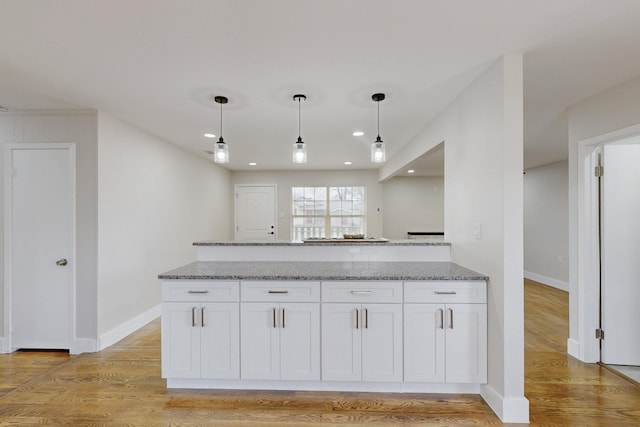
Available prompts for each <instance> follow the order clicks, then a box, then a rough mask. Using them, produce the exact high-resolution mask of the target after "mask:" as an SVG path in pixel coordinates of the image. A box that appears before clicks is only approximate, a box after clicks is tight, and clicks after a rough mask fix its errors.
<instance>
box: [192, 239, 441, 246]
mask: <svg viewBox="0 0 640 427" xmlns="http://www.w3.org/2000/svg"><path fill="white" fill-rule="evenodd" d="M192 245H193V246H297V247H302V246H451V243H450V242H445V241H440V240H427V239H415V240H411V239H410V240H389V241H388V242H373V241H372V242H363V241H358V242H344V241H340V242H332V241H331V240H327V241H323V242H288V241H277V242H213V241H200V242H193V243H192Z"/></svg>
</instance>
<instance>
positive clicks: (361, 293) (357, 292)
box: [351, 291, 373, 295]
mask: <svg viewBox="0 0 640 427" xmlns="http://www.w3.org/2000/svg"><path fill="white" fill-rule="evenodd" d="M351 293H352V294H353V295H370V294H372V293H373V291H351Z"/></svg>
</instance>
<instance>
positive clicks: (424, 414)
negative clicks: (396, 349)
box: [0, 281, 640, 426]
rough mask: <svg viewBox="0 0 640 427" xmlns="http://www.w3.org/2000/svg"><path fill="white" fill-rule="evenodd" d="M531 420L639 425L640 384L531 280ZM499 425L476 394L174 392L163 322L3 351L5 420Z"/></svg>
mask: <svg viewBox="0 0 640 427" xmlns="http://www.w3.org/2000/svg"><path fill="white" fill-rule="evenodd" d="M525 316H526V319H525V341H526V343H525V372H526V392H525V394H526V396H527V398H529V400H530V405H531V425H534V426H542V425H544V426H640V388H638V387H636V386H634V385H632V384H630V383H628V382H626V381H625V380H624V379H622V378H620V377H618V376H617V375H615V374H613V373H611V372H609V371H607V370H606V369H604V368H601V367H600V366H598V365H592V364H584V363H581V362H578V361H577V360H575V359H573V358H571V357H569V356H567V355H566V352H565V347H566V339H567V335H568V320H567V318H568V308H567V294H566V293H564V292H562V291H558V290H555V289H552V288H549V287H546V286H544V285H540V284H537V283H535V282H530V281H525ZM363 423H371V424H377V425H432V426H451V425H465V426H466V425H469V426H495V425H502V424H501V423H500V421H499V419H498V418H497V417H496V416H495V415H494V414H493V413H492V412H491V410H490V409H489V407H488V406H487V405H486V404H485V403H484V402H483V401H482V399H481V398H479V397H478V396H474V395H419V394H374V393H326V392H323V393H320V392H247V391H210V390H207V391H194V390H178V391H173V390H172V391H168V390H167V389H166V387H165V382H164V380H162V379H161V378H160V323H159V321H154V322H152V323H150V324H149V325H147V326H146V327H144V328H142V329H141V330H139V331H137V332H136V333H134V334H132V335H131V336H129V337H127V338H126V339H124V340H122V341H121V342H119V343H117V344H116V345H114V346H112V347H110V348H108V349H106V350H104V351H101V352H99V353H93V354H83V355H80V356H69V355H67V354H65V353H57V352H43V353H22V352H17V353H13V354H8V355H0V425H1V426H8V425H20V426H24V425H53V426H70V425H74V426H97V425H132V426H143V425H149V426H155V425H175V426H178V425H179V426H195V425H198V426H203V425H215V426H229V425H234V426H239V425H246V426H259V425H264V426H266V425H269V426H280V425H290V426H304V425H334V424H335V425H341V426H347V425H355V424H363Z"/></svg>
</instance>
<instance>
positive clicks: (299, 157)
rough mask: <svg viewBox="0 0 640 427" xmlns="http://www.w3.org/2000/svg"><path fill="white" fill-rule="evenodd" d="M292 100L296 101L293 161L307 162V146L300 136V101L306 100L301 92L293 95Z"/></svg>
mask: <svg viewBox="0 0 640 427" xmlns="http://www.w3.org/2000/svg"><path fill="white" fill-rule="evenodd" d="M293 100H294V101H298V140H297V141H296V142H294V143H293V163H307V147H306V146H305V145H304V141H302V137H300V101H306V100H307V97H306V96H305V95H302V94H297V95H293Z"/></svg>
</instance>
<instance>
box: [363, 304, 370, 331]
mask: <svg viewBox="0 0 640 427" xmlns="http://www.w3.org/2000/svg"><path fill="white" fill-rule="evenodd" d="M364 328H365V329H369V309H368V308H365V309H364Z"/></svg>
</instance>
